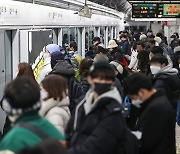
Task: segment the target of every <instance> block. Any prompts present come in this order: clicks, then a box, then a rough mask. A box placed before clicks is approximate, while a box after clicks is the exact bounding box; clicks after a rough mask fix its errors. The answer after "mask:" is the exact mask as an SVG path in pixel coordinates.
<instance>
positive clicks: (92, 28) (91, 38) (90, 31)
mask: <svg viewBox="0 0 180 154" xmlns="http://www.w3.org/2000/svg"><path fill="white" fill-rule="evenodd" d="M93 38H94V27H89V45H90V46H91V44H92V40H93Z"/></svg>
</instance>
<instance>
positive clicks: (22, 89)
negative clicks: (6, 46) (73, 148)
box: [0, 76, 65, 153]
mask: <svg viewBox="0 0 180 154" xmlns="http://www.w3.org/2000/svg"><path fill="white" fill-rule="evenodd" d="M1 103H2V108H3V110H4V111H5V113H6V114H7V116H8V117H9V119H10V120H11V122H12V125H13V128H12V129H11V130H10V131H9V132H8V133H7V134H6V135H5V136H4V138H3V139H2V140H1V142H0V151H1V150H10V151H13V152H15V153H16V152H17V151H19V150H22V149H24V148H26V147H30V146H34V145H36V144H38V143H40V142H41V141H42V140H43V139H45V138H46V139H48V138H53V139H57V140H59V141H64V140H65V137H64V136H63V135H62V134H61V133H60V132H59V131H58V130H57V129H56V128H55V127H54V126H53V125H52V124H51V123H50V122H49V121H47V120H46V119H44V118H43V117H41V116H40V115H39V114H38V110H39V108H40V106H41V103H40V89H39V86H38V85H37V84H36V83H35V82H33V80H31V79H30V78H28V77H24V76H21V77H18V78H16V79H15V80H13V81H11V82H10V83H9V84H8V85H7V86H6V88H5V90H4V97H3V100H2V102H1Z"/></svg>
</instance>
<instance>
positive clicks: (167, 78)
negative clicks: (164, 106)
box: [152, 65, 180, 109]
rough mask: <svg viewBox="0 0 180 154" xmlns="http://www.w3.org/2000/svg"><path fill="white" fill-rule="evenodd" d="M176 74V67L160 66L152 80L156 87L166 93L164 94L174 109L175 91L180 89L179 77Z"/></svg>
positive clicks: (175, 106)
mask: <svg viewBox="0 0 180 154" xmlns="http://www.w3.org/2000/svg"><path fill="white" fill-rule="evenodd" d="M177 74H178V70H177V69H175V68H172V67H171V66H170V65H167V66H166V67H164V68H162V69H161V70H160V71H159V72H158V74H156V75H155V76H154V78H153V80H152V81H153V84H154V87H155V88H156V89H162V90H163V91H164V92H165V93H166V96H167V97H168V99H169V101H170V103H171V105H172V106H173V108H174V109H176V108H177V96H176V93H177V92H178V90H179V89H180V79H179V77H178V76H177Z"/></svg>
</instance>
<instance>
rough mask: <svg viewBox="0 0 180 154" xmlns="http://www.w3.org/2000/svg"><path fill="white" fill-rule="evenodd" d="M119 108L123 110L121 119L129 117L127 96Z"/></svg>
mask: <svg viewBox="0 0 180 154" xmlns="http://www.w3.org/2000/svg"><path fill="white" fill-rule="evenodd" d="M121 106H122V108H123V110H122V114H123V117H125V118H127V117H129V114H130V110H131V102H130V99H129V97H128V96H126V97H125V98H124V101H123V102H122V104H121Z"/></svg>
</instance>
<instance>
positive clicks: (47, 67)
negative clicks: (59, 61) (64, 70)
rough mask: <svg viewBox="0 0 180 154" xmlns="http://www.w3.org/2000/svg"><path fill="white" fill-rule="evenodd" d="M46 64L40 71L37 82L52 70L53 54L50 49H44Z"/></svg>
mask: <svg viewBox="0 0 180 154" xmlns="http://www.w3.org/2000/svg"><path fill="white" fill-rule="evenodd" d="M43 58H44V65H43V67H42V68H41V69H40V71H39V75H38V76H37V79H36V80H37V82H38V83H40V82H41V81H42V80H43V79H44V78H45V76H46V75H48V73H49V72H51V71H52V68H51V54H50V52H48V50H44V51H43Z"/></svg>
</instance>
